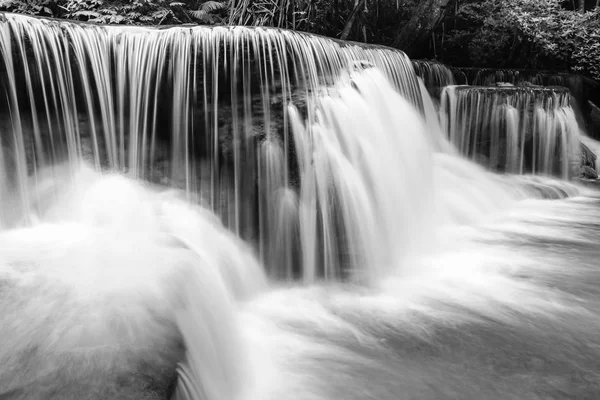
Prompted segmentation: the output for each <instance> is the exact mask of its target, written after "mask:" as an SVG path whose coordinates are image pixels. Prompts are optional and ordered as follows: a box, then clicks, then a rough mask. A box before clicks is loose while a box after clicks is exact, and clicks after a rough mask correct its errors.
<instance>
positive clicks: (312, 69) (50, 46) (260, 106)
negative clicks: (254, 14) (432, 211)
mask: <svg viewBox="0 0 600 400" xmlns="http://www.w3.org/2000/svg"><path fill="white" fill-rule="evenodd" d="M1 29H2V31H1V32H0V36H1V38H2V39H1V42H0V53H1V54H2V56H3V65H2V71H3V72H2V73H3V74H4V78H3V79H2V80H1V81H2V85H3V87H2V89H3V90H4V91H5V92H6V97H5V102H4V104H3V106H4V109H5V110H7V111H8V112H7V113H6V114H5V115H4V116H3V120H2V121H1V122H0V123H1V125H2V126H1V127H0V129H1V130H2V132H3V133H4V136H5V137H9V136H8V135H12V136H11V139H10V140H5V141H4V143H3V145H2V152H1V157H0V178H1V180H0V182H2V187H3V188H4V189H5V190H3V191H2V192H3V195H5V196H6V193H14V196H13V197H12V198H9V199H3V207H2V210H1V213H0V221H1V224H2V226H3V227H4V228H10V227H14V226H19V225H21V224H27V223H29V222H30V221H31V219H32V218H35V215H36V214H39V213H40V212H41V210H39V208H38V209H36V204H39V202H40V201H39V199H35V198H34V197H33V196H34V191H32V189H31V185H32V184H31V180H32V179H31V177H33V180H34V181H35V177H36V174H37V171H39V170H40V169H43V168H45V167H47V166H52V165H56V164H58V163H68V164H71V165H77V164H78V163H79V161H80V160H86V161H87V162H89V163H91V164H92V165H94V166H95V168H96V169H98V170H103V169H106V170H110V171H120V172H123V173H125V174H127V175H128V176H130V177H132V178H136V179H143V180H147V181H151V182H156V183H163V184H168V185H169V186H172V187H177V188H180V189H183V190H184V191H185V192H186V194H187V197H188V199H189V200H192V201H200V202H203V203H204V204H206V205H208V206H209V207H210V208H212V209H213V210H214V211H215V212H216V213H217V214H219V215H220V216H221V219H222V220H223V221H224V222H225V224H226V225H227V227H229V228H230V229H231V230H233V231H234V232H235V233H236V234H238V235H239V236H241V237H242V238H244V239H245V240H247V241H249V242H252V243H255V244H256V247H257V248H258V251H259V257H260V259H261V260H262V261H263V262H265V263H267V264H268V265H270V267H269V269H270V270H272V271H274V270H277V272H273V275H274V276H280V277H284V278H292V277H295V276H299V275H300V276H303V275H305V273H304V267H303V266H301V265H300V266H299V265H293V264H294V263H293V262H292V261H291V260H292V259H294V260H297V259H298V257H295V256H294V255H293V251H295V250H293V248H294V247H297V246H296V245H297V244H298V243H301V244H302V245H304V244H306V242H305V241H300V242H298V241H299V240H300V239H299V237H298V235H299V231H298V229H300V228H301V227H298V228H294V227H293V226H291V225H294V224H296V225H297V224H298V222H297V215H299V213H300V211H301V210H302V209H304V208H305V207H306V205H305V204H301V203H298V204H296V203H297V202H298V200H299V199H300V197H302V195H301V194H300V188H299V186H298V184H299V182H300V180H301V174H302V172H301V171H300V166H299V164H300V160H299V159H298V158H299V156H300V152H301V151H304V150H302V149H298V148H296V146H298V143H297V140H296V139H294V138H292V133H291V132H290V130H289V127H290V121H289V116H288V112H287V109H288V105H289V104H291V103H294V104H295V107H296V110H297V111H298V112H300V113H303V114H304V116H303V118H307V121H308V125H309V126H310V125H312V124H313V123H314V121H316V119H317V115H316V113H318V108H319V107H320V106H317V107H315V105H314V104H313V103H314V100H313V99H314V94H315V93H318V92H319V91H321V90H322V88H323V87H327V86H331V85H333V84H334V83H335V82H336V80H337V78H338V77H339V76H341V75H342V74H345V73H348V72H349V71H353V70H355V69H361V68H365V67H369V66H373V67H376V68H378V69H379V70H380V71H382V72H383V74H384V75H385V76H386V78H387V79H388V80H390V81H391V82H392V83H393V86H394V87H395V88H396V89H397V90H398V91H399V93H401V94H402V95H403V96H405V97H406V98H407V99H409V101H410V102H411V103H412V104H413V105H414V106H416V107H417V108H419V109H420V108H421V107H422V100H421V91H420V88H419V85H418V82H417V78H416V76H415V74H414V72H413V69H412V65H411V63H410V61H409V60H408V58H407V57H406V56H405V55H404V54H403V53H401V52H398V51H393V50H388V49H384V48H378V47H361V46H357V45H353V44H348V43H341V42H336V41H335V40H332V39H328V38H323V37H318V36H310V35H306V34H302V33H298V32H292V31H280V30H273V29H263V28H244V27H213V28H207V27H194V28H189V27H175V28H172V29H166V30H160V29H152V28H139V27H104V26H92V25H81V24H72V23H61V22H57V21H50V20H39V19H34V18H29V17H24V16H18V15H10V14H6V15H4V17H3V19H2V23H1ZM9 188H10V189H9ZM302 199H304V198H302ZM315 207H316V205H315ZM273 210H278V211H276V212H273ZM313 211H314V210H313ZM318 213H320V211H319V212H318ZM295 215H296V216H295ZM346 217H348V218H349V217H350V216H349V215H347V216H345V217H341V216H340V215H338V216H336V218H346ZM319 218H321V216H320V214H319ZM294 220H295V221H296V222H294ZM331 223H332V224H333V221H331ZM343 223H350V222H346V221H343ZM290 224H291V225H290ZM302 229H303V228H302ZM318 229H319V230H320V229H321V228H318ZM327 229H329V228H327ZM283 231H286V233H283ZM280 239H281V242H280V244H279V246H275V247H276V248H275V249H273V246H272V243H273V242H277V241H278V240H280ZM306 245H308V244H306ZM349 245H350V244H349V243H347V244H343V245H342V244H337V245H336V246H337V247H339V248H338V249H337V250H335V251H337V252H341V253H346V254H348V253H349V250H348V246H349ZM340 246H341V247H340ZM303 251H309V250H306V249H305V250H303ZM331 251H334V250H333V249H332V250H331ZM326 257H329V258H331V257H333V255H331V254H330V255H327V256H326ZM336 257H337V256H336ZM284 259H285V260H288V261H286V262H285V264H286V266H285V267H281V268H280V265H279V263H280V261H281V260H284ZM296 264H297V262H296ZM309 264H311V265H312V261H311V262H309ZM311 268H312V267H310V268H309V269H311ZM326 269H328V270H329V269H332V270H336V271H337V270H338V267H331V268H330V267H326ZM284 271H285V272H284ZM321 272H323V271H321ZM338 272H339V271H337V272H336V274H338ZM308 275H313V272H310V273H308ZM321 275H322V273H321Z"/></svg>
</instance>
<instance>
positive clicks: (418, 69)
mask: <svg viewBox="0 0 600 400" xmlns="http://www.w3.org/2000/svg"><path fill="white" fill-rule="evenodd" d="M412 63H413V67H414V69H415V73H416V74H417V76H418V77H419V78H421V79H422V80H423V82H424V83H425V87H426V88H427V90H428V91H429V93H431V95H432V96H435V97H438V98H439V95H440V93H441V91H442V90H443V89H444V87H446V86H449V85H455V84H456V81H455V79H454V73H453V72H452V70H451V69H450V68H448V67H447V66H445V65H444V64H441V63H439V62H436V61H429V60H413V62H412Z"/></svg>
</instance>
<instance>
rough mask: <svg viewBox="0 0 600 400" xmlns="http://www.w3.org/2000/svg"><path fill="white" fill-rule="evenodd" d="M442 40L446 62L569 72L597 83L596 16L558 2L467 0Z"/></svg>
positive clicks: (599, 17)
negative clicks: (576, 72) (581, 74)
mask: <svg viewBox="0 0 600 400" xmlns="http://www.w3.org/2000/svg"><path fill="white" fill-rule="evenodd" d="M455 18H456V21H455V26H454V29H452V30H451V31H450V32H449V33H448V34H447V35H446V36H445V47H444V53H443V58H444V61H446V62H450V63H453V64H463V65H464V64H468V65H472V66H481V67H517V68H543V69H556V68H560V69H567V68H568V69H571V70H573V71H578V72H583V73H585V74H589V75H591V76H593V77H595V78H597V79H598V78H600V71H599V69H600V67H599V65H600V10H599V9H598V8H596V9H594V10H592V11H588V12H585V13H582V12H579V11H577V10H569V9H565V8H563V2H562V1H560V0H479V1H474V0H471V1H469V2H467V3H463V4H462V5H461V7H460V8H459V11H458V12H457V13H456V17H455Z"/></svg>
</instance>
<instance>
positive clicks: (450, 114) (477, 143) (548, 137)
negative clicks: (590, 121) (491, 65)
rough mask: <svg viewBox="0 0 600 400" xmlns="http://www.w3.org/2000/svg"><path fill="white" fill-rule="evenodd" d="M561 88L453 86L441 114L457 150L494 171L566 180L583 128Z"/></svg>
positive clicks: (566, 93)
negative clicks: (548, 176) (534, 174)
mask: <svg viewBox="0 0 600 400" xmlns="http://www.w3.org/2000/svg"><path fill="white" fill-rule="evenodd" d="M570 99H571V97H570V94H569V92H568V91H566V90H564V89H561V88H541V87H536V88H532V87H474V86H473V87H472V86H450V87H447V88H446V89H445V90H444V93H443V95H442V102H441V107H440V112H441V116H442V121H443V125H444V129H445V130H446V132H448V135H449V137H450V141H451V142H452V143H453V144H454V145H455V146H456V147H457V148H458V149H459V151H460V152H461V153H463V154H465V155H467V156H468V157H471V158H472V159H474V160H476V161H478V162H480V163H482V164H483V165H485V166H487V167H489V168H491V169H492V170H500V171H506V172H510V173H517V174H523V173H540V174H546V175H559V176H562V177H563V178H568V177H569V176H570V175H571V170H572V166H573V165H574V164H576V163H577V162H578V160H579V154H580V152H579V135H580V128H579V125H578V123H577V120H576V118H575V113H574V112H573V109H572V108H571V104H570Z"/></svg>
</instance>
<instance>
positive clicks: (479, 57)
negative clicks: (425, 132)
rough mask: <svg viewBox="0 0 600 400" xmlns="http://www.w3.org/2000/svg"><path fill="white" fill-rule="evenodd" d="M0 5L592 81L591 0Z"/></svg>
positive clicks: (595, 67)
mask: <svg viewBox="0 0 600 400" xmlns="http://www.w3.org/2000/svg"><path fill="white" fill-rule="evenodd" d="M0 10H4V11H11V12H17V13H23V14H29V15H36V16H46V17H56V18H66V19H75V20H80V21H89V22H96V23H107V24H147V25H163V24H184V23H193V24H235V25H253V26H273V27H280V28H288V29H296V30H302V31H307V32H312V33H318V34H323V35H327V36H332V37H339V38H342V39H350V40H355V41H361V42H367V43H376V44H383V45H388V46H395V47H398V48H401V49H403V50H405V51H406V52H407V53H408V54H409V55H411V56H413V57H422V58H436V59H438V60H440V61H442V62H445V63H449V64H452V65H457V66H474V67H496V68H497V67H504V68H535V69H561V70H570V71H574V72H579V73H583V74H586V75H589V76H592V77H594V78H596V79H600V0H568V1H563V0H221V1H216V0H181V1H168V0H133V1H125V0H0Z"/></svg>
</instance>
